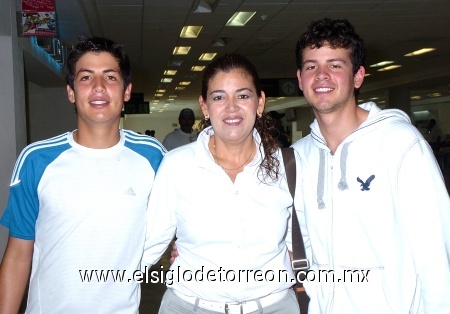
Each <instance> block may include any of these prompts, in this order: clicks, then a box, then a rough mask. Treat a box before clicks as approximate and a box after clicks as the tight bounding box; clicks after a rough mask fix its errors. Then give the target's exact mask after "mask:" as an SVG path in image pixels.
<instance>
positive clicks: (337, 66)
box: [330, 64, 341, 69]
mask: <svg viewBox="0 0 450 314" xmlns="http://www.w3.org/2000/svg"><path fill="white" fill-rule="evenodd" d="M330 67H331V68H332V69H339V68H341V65H340V64H332V65H331V66H330Z"/></svg>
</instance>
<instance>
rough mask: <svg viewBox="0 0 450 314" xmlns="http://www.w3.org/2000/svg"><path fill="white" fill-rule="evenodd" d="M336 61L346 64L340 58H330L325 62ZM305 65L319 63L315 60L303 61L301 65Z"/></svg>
mask: <svg viewBox="0 0 450 314" xmlns="http://www.w3.org/2000/svg"><path fill="white" fill-rule="evenodd" d="M336 61H339V62H343V63H347V62H346V61H345V59H342V58H331V59H327V62H336ZM306 63H319V61H317V60H315V59H310V60H305V61H303V64H306Z"/></svg>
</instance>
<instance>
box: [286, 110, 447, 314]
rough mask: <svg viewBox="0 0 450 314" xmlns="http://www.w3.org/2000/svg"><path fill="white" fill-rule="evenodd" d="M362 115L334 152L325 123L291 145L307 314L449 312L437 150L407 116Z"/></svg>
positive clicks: (444, 202)
mask: <svg viewBox="0 0 450 314" xmlns="http://www.w3.org/2000/svg"><path fill="white" fill-rule="evenodd" d="M361 108H363V109H365V110H367V111H369V116H368V118H367V120H366V121H365V122H364V123H363V124H362V125H361V126H360V127H359V128H358V129H357V130H355V131H354V132H352V133H351V134H350V135H349V136H348V137H347V138H346V139H345V140H344V141H343V142H342V143H341V144H340V145H339V147H338V148H337V150H336V152H334V154H331V152H330V149H329V148H328V147H327V146H326V143H325V140H324V139H323V136H322V135H321V133H320V130H319V125H318V124H317V121H314V122H313V123H312V124H311V134H310V135H308V136H306V137H305V138H303V139H302V140H300V141H298V142H297V143H295V144H294V145H293V148H294V149H295V150H296V151H297V152H298V153H299V155H300V157H301V161H302V167H301V169H299V175H298V176H297V193H296V204H295V206H296V209H297V211H298V215H299V217H300V225H301V229H302V233H303V235H304V240H305V242H306V247H307V253H308V258H309V260H310V262H311V264H312V265H311V272H310V273H309V274H308V278H309V279H310V281H307V282H305V288H306V290H307V293H308V294H309V296H310V297H311V301H310V305H309V313H345V314H351V313H358V314H359V313H402V314H403V313H433V314H437V313H450V265H449V264H450V262H449V260H450V200H449V196H448V192H447V190H446V188H445V184H444V181H443V177H442V174H441V172H440V169H439V166H438V164H437V162H436V159H435V157H434V155H433V152H432V150H431V149H430V147H429V145H428V143H427V142H426V141H425V140H424V138H423V137H422V135H421V134H420V132H419V131H418V130H417V129H416V128H415V127H414V126H413V125H412V124H411V123H410V120H409V118H408V116H407V115H406V114H405V113H403V112H402V111H400V110H396V109H387V110H381V109H380V108H378V107H377V106H376V105H375V104H374V103H372V102H369V103H365V104H363V105H361ZM299 190H300V191H299ZM326 271H330V272H329V273H328V276H326ZM333 275H334V278H333ZM326 277H328V278H326Z"/></svg>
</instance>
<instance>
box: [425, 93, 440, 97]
mask: <svg viewBox="0 0 450 314" xmlns="http://www.w3.org/2000/svg"><path fill="white" fill-rule="evenodd" d="M441 96H442V94H441V93H432V94H428V97H441Z"/></svg>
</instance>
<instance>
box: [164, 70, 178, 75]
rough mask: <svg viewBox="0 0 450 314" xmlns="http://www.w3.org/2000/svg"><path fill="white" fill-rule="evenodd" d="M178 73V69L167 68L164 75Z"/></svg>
mask: <svg viewBox="0 0 450 314" xmlns="http://www.w3.org/2000/svg"><path fill="white" fill-rule="evenodd" d="M175 74H177V70H165V71H164V75H175Z"/></svg>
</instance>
